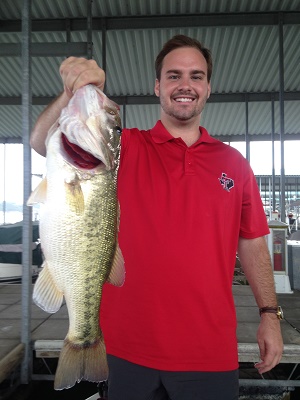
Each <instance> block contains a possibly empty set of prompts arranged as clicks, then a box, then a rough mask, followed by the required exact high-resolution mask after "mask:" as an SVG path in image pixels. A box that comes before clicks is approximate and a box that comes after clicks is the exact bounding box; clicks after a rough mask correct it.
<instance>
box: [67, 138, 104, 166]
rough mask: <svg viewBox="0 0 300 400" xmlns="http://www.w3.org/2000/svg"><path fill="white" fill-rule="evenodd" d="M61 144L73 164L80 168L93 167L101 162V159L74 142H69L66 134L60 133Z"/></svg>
mask: <svg viewBox="0 0 300 400" xmlns="http://www.w3.org/2000/svg"><path fill="white" fill-rule="evenodd" d="M62 144H63V148H64V150H65V152H66V153H67V154H68V156H69V157H70V158H71V160H72V161H73V162H74V164H75V165H77V166H78V167H80V168H84V169H93V168H96V167H97V166H98V165H99V164H101V163H102V161H100V160H99V159H98V158H96V157H94V156H93V154H91V153H89V152H88V151H85V150H83V149H82V148H81V147H79V146H77V145H76V144H74V143H71V142H69V140H68V139H67V137H66V135H64V134H63V133H62Z"/></svg>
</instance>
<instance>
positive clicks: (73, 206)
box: [65, 180, 84, 215]
mask: <svg viewBox="0 0 300 400" xmlns="http://www.w3.org/2000/svg"><path fill="white" fill-rule="evenodd" d="M65 188H66V201H67V203H68V205H69V207H70V210H71V211H72V212H74V213H75V214H77V215H81V214H83V212H84V196H83V192H82V189H81V185H80V181H79V180H74V181H72V182H70V183H68V182H65Z"/></svg>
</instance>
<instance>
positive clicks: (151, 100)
mask: <svg viewBox="0 0 300 400" xmlns="http://www.w3.org/2000/svg"><path fill="white" fill-rule="evenodd" d="M108 97H109V98H110V99H111V100H113V101H114V102H115V103H117V104H119V105H124V104H126V105H128V106H130V105H146V104H159V98H158V97H156V96H155V95H145V96H110V95H109V94H108ZM246 97H247V99H248V101H249V102H261V101H272V100H273V99H274V100H275V101H278V100H279V93H278V92H264V93H224V94H223V93H212V94H211V96H210V98H209V100H208V103H244V102H245V99H246ZM54 98H55V97H51V96H37V97H33V98H32V104H33V105H35V106H38V105H47V104H49V103H50V102H51V101H52V100H53V99H54ZM298 100H300V92H285V93H284V101H298ZM21 103H22V99H21V97H20V96H0V106H4V105H5V106H18V105H20V104H21Z"/></svg>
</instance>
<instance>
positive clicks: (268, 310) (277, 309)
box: [259, 306, 283, 319]
mask: <svg viewBox="0 0 300 400" xmlns="http://www.w3.org/2000/svg"><path fill="white" fill-rule="evenodd" d="M263 313H272V314H276V315H277V318H278V319H283V316H282V310H281V307H280V306H277V307H261V308H260V309H259V315H260V316H261V314H263Z"/></svg>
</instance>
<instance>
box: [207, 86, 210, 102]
mask: <svg viewBox="0 0 300 400" xmlns="http://www.w3.org/2000/svg"><path fill="white" fill-rule="evenodd" d="M210 94H211V85H210V82H209V84H208V88H207V98H208V99H209V97H210Z"/></svg>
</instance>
